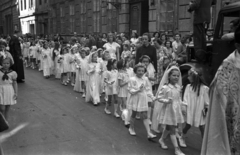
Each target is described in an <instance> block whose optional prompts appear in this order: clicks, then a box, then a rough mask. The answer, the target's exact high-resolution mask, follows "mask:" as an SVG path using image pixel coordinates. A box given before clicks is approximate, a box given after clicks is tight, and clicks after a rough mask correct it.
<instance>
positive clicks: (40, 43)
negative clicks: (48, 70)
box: [36, 41, 43, 71]
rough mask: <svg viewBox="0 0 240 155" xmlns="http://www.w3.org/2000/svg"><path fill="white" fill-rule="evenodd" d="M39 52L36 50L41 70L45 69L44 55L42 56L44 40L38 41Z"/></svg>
mask: <svg viewBox="0 0 240 155" xmlns="http://www.w3.org/2000/svg"><path fill="white" fill-rule="evenodd" d="M36 46H37V48H38V49H37V52H36V66H37V67H38V70H39V71H42V70H43V57H42V49H43V42H41V41H38V43H37V44H36Z"/></svg>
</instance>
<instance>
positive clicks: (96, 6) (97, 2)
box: [93, 0, 100, 11]
mask: <svg viewBox="0 0 240 155" xmlns="http://www.w3.org/2000/svg"><path fill="white" fill-rule="evenodd" d="M93 11H100V0H94V1H93Z"/></svg>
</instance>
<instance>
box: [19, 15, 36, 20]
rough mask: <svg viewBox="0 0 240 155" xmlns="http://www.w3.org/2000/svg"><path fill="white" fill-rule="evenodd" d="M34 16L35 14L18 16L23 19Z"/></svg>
mask: <svg viewBox="0 0 240 155" xmlns="http://www.w3.org/2000/svg"><path fill="white" fill-rule="evenodd" d="M32 16H34V14H28V15H20V16H18V18H19V19H21V18H27V17H32Z"/></svg>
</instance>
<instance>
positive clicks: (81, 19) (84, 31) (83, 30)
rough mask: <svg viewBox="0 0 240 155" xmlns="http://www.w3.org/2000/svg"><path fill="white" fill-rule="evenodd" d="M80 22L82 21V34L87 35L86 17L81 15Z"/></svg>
mask: <svg viewBox="0 0 240 155" xmlns="http://www.w3.org/2000/svg"><path fill="white" fill-rule="evenodd" d="M80 21H81V23H82V24H81V33H86V24H87V23H86V15H81V18H80Z"/></svg>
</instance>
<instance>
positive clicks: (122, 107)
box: [23, 36, 209, 155]
mask: <svg viewBox="0 0 240 155" xmlns="http://www.w3.org/2000/svg"><path fill="white" fill-rule="evenodd" d="M111 37H112V36H109V38H110V40H111ZM156 42H157V43H158V44H159V48H157V50H158V49H159V50H160V47H161V44H162V42H161V41H159V40H156ZM166 43H167V44H168V41H166ZM24 44H26V45H24V46H23V51H26V52H25V53H26V54H25V59H26V62H25V63H26V66H27V67H28V66H31V67H32V68H33V69H34V68H36V67H38V68H39V70H40V71H41V70H43V76H44V77H45V78H49V77H50V76H51V75H54V77H55V78H57V79H60V80H61V84H63V85H65V86H67V85H68V84H70V85H72V86H73V90H74V91H76V92H80V93H82V97H83V98H85V100H86V102H90V103H93V105H99V104H100V102H101V101H102V100H101V96H102V97H103V100H104V104H105V108H104V109H103V110H104V112H105V113H106V114H108V115H111V114H112V113H113V116H114V117H116V118H120V117H121V119H122V120H123V121H124V123H123V124H124V125H125V126H126V127H129V129H128V132H129V133H130V135H132V136H135V135H136V132H135V128H134V122H135V119H136V118H138V119H142V120H143V125H144V127H145V129H146V132H147V138H148V139H149V140H151V139H154V138H156V137H157V136H156V135H155V134H158V133H160V132H161V133H162V134H161V138H160V139H159V144H160V146H161V148H162V149H168V146H167V145H166V144H165V139H166V138H167V137H168V135H170V139H171V142H172V144H173V146H174V148H175V154H176V155H184V154H183V153H182V151H181V150H180V147H179V145H180V146H181V147H187V145H186V143H185V135H186V134H187V132H188V130H189V129H190V128H191V126H194V127H199V129H200V131H201V135H202V136H203V134H204V124H205V117H206V112H207V108H208V104H209V103H208V102H209V99H208V87H207V86H206V85H205V83H204V80H203V79H202V75H201V74H202V73H201V71H198V70H196V69H194V68H192V69H191V70H189V73H188V74H189V75H188V79H189V81H190V84H189V85H187V86H186V89H185V92H184V94H182V92H183V90H182V77H181V72H180V70H179V68H178V66H177V65H176V64H175V63H170V64H169V65H168V66H164V63H163V62H162V63H161V61H163V60H162V59H161V58H162V57H164V56H163V55H158V57H159V65H158V67H161V68H158V73H157V71H156V70H155V69H154V67H153V65H152V60H151V59H150V57H149V56H147V55H143V56H142V57H141V58H140V63H139V64H135V65H133V64H134V63H133V62H134V59H135V52H134V51H135V49H134V47H132V46H130V41H124V43H123V52H122V53H121V55H119V54H118V52H117V51H116V49H118V48H119V47H120V46H119V45H118V44H117V43H115V42H114V44H113V43H106V44H104V46H103V48H104V49H102V48H99V49H97V48H96V47H94V46H93V47H92V49H89V48H88V47H84V46H81V45H80V44H79V43H77V42H76V40H73V41H72V42H71V43H66V44H59V42H55V43H54V42H50V43H49V42H47V41H42V42H41V41H39V42H38V43H37V44H35V43H34V42H32V43H31V44H32V45H30V43H28V42H27V43H26V42H25V43H24ZM169 47H170V45H169ZM25 48H26V49H25ZM160 60H161V61H160ZM159 71H160V73H159ZM156 86H157V87H156ZM182 96H183V97H182ZM112 107H113V108H112ZM184 124H185V126H184V128H183V125H184ZM178 142H179V144H178Z"/></svg>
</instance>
